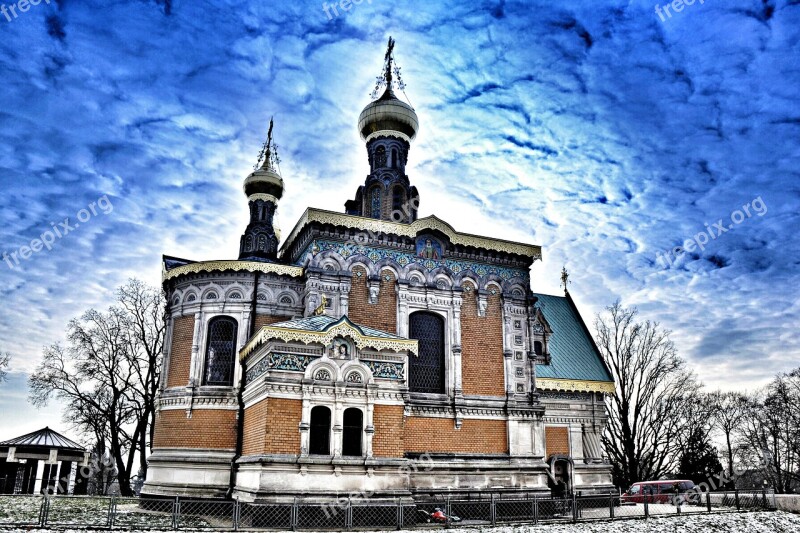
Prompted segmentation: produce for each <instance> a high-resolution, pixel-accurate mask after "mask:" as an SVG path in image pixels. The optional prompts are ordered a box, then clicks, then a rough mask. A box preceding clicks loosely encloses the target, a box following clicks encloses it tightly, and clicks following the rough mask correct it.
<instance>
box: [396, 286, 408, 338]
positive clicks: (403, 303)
mask: <svg viewBox="0 0 800 533" xmlns="http://www.w3.org/2000/svg"><path fill="white" fill-rule="evenodd" d="M397 334H398V335H400V336H401V337H408V281H406V280H398V281H397Z"/></svg>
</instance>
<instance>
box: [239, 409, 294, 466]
mask: <svg viewBox="0 0 800 533" xmlns="http://www.w3.org/2000/svg"><path fill="white" fill-rule="evenodd" d="M302 409H303V402H302V400H289V399H284V398H267V399H266V400H262V401H260V402H258V403H257V404H255V405H251V406H250V407H248V408H247V409H245V410H244V435H243V437H242V454H243V455H253V454H262V453H280V454H292V455H298V454H299V453H300V430H299V425H300V418H301V415H302Z"/></svg>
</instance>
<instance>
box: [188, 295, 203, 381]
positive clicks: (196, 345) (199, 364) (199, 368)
mask: <svg viewBox="0 0 800 533" xmlns="http://www.w3.org/2000/svg"><path fill="white" fill-rule="evenodd" d="M202 325H203V312H202V311H200V312H198V313H195V314H194V335H193V336H192V362H191V363H190V364H189V383H187V385H189V386H195V385H199V384H200V383H202V382H203V361H202V360H203V356H202V354H201V353H200V344H201V342H202V341H203V328H202Z"/></svg>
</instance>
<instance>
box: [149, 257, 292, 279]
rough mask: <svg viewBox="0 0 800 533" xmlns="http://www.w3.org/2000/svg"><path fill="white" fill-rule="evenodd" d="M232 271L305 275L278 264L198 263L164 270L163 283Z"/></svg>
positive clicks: (246, 262) (240, 262) (241, 262)
mask: <svg viewBox="0 0 800 533" xmlns="http://www.w3.org/2000/svg"><path fill="white" fill-rule="evenodd" d="M226 270H232V271H234V272H242V271H244V272H263V273H265V274H267V273H271V274H278V275H283V276H291V277H293V278H298V277H301V276H302V275H303V268H302V267H298V266H293V265H280V264H277V263H262V262H260V261H198V262H197V263H189V264H188V265H182V266H179V267H175V268H173V269H171V270H163V271H162V274H161V280H162V281H168V280H171V279H174V278H177V277H180V276H185V275H187V274H199V273H200V272H224V271H226Z"/></svg>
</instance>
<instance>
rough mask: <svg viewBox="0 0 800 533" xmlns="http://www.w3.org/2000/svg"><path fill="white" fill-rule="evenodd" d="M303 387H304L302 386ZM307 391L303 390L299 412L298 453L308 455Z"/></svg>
mask: <svg viewBox="0 0 800 533" xmlns="http://www.w3.org/2000/svg"><path fill="white" fill-rule="evenodd" d="M304 388H305V387H304ZM309 397H310V394H309V391H307V390H303V408H302V409H303V410H302V412H301V414H300V426H299V428H298V430H299V431H300V455H301V456H304V457H305V456H308V450H309V442H308V440H309V438H310V435H309V432H310V429H311V402H310V401H309Z"/></svg>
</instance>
